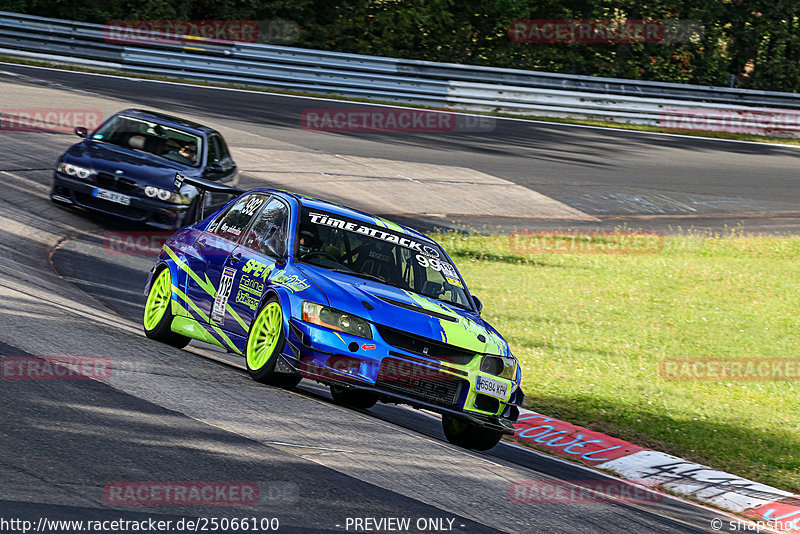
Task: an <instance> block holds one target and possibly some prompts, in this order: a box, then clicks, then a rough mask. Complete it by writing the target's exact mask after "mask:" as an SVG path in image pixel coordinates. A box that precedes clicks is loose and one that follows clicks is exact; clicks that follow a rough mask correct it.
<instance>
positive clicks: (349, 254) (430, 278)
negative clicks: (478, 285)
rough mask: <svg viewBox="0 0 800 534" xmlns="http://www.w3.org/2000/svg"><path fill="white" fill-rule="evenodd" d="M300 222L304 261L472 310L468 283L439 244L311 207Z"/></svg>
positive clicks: (299, 253)
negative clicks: (467, 291)
mask: <svg viewBox="0 0 800 534" xmlns="http://www.w3.org/2000/svg"><path fill="white" fill-rule="evenodd" d="M300 218H301V220H300V225H299V233H298V236H297V243H298V245H297V252H296V254H295V257H296V258H297V259H298V260H299V261H301V262H304V263H310V264H312V265H316V266H319V267H323V268H325V269H330V270H333V271H337V272H344V273H347V274H350V275H353V276H357V277H360V278H367V279H372V280H376V281H379V282H383V283H385V284H388V285H390V286H394V287H397V288H399V289H403V290H406V291H411V292H414V293H419V294H421V295H425V296H427V297H430V298H433V299H437V300H440V301H443V302H447V303H450V304H455V305H456V306H460V307H462V308H471V306H470V305H469V304H468V302H469V301H468V299H467V294H466V291H465V290H464V282H463V280H462V279H461V277H460V276H459V274H458V272H457V271H456V269H455V267H453V265H452V264H450V262H449V260H448V258H447V256H446V255H445V254H444V252H443V251H442V249H441V248H439V247H438V246H437V245H435V244H434V243H432V242H429V241H421V240H419V239H417V238H416V237H414V236H412V235H409V234H406V233H404V232H403V231H402V230H400V229H398V230H394V229H392V228H388V227H380V226H378V225H377V224H376V225H372V224H368V223H365V222H364V221H358V220H355V219H350V218H348V217H343V216H340V215H336V214H332V213H328V212H324V211H318V210H313V209H309V208H307V207H304V208H303V210H302V212H301V215H300ZM387 226H388V225H387Z"/></svg>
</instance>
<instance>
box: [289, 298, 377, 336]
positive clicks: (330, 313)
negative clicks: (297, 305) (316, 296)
mask: <svg viewBox="0 0 800 534" xmlns="http://www.w3.org/2000/svg"><path fill="white" fill-rule="evenodd" d="M303 320H304V321H305V322H307V323H311V324H316V325H319V326H324V327H325V328H330V329H332V330H338V331H339V332H344V333H346V334H353V335H354V336H358V337H364V338H367V339H372V329H371V328H370V327H369V323H368V322H367V321H365V320H364V319H362V318H361V317H358V316H356V315H352V314H350V313H346V312H343V311H340V310H337V309H334V308H329V307H328V306H323V305H322V304H317V303H315V302H309V301H307V300H306V301H303Z"/></svg>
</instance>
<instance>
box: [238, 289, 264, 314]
mask: <svg viewBox="0 0 800 534" xmlns="http://www.w3.org/2000/svg"><path fill="white" fill-rule="evenodd" d="M258 301H259V299H258V297H254V296H253V295H251V294H250V293H247V292H245V291H242V290H241V289H239V291H238V292H237V293H236V303H237V304H244V305H245V306H247V307H248V308H250V309H251V310H253V311H256V308H258Z"/></svg>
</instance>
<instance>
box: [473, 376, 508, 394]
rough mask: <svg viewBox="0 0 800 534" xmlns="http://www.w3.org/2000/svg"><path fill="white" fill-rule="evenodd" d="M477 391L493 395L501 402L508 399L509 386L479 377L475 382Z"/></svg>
mask: <svg viewBox="0 0 800 534" xmlns="http://www.w3.org/2000/svg"><path fill="white" fill-rule="evenodd" d="M475 391H477V392H478V393H483V394H484V395H491V396H492V397H495V398H498V399H500V400H507V399H508V384H506V383H504V382H500V381H499V380H494V379H492V378H487V377H485V376H480V375H478V379H477V381H476V382H475Z"/></svg>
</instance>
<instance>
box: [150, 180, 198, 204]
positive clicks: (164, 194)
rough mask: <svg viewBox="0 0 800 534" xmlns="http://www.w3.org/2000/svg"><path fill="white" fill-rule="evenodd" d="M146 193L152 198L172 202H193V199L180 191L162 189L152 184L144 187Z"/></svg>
mask: <svg viewBox="0 0 800 534" xmlns="http://www.w3.org/2000/svg"><path fill="white" fill-rule="evenodd" d="M144 194H145V195H147V196H148V197H150V198H158V199H159V200H163V201H164V202H172V203H173V204H184V205H188V204H191V202H192V199H190V198H189V197H187V196H184V195H181V194H179V193H174V192H172V191H170V190H168V189H160V188H158V187H154V186H152V185H148V186H147V187H145V188H144Z"/></svg>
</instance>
